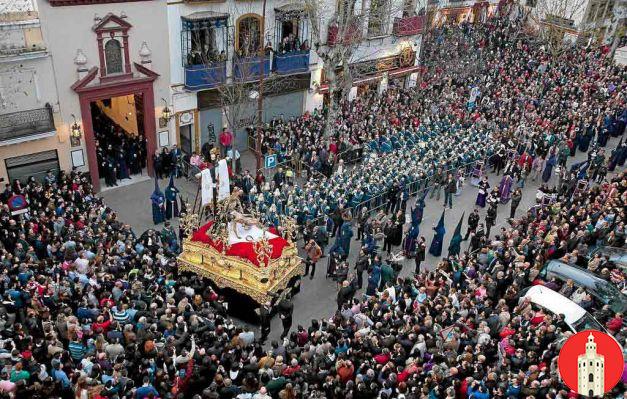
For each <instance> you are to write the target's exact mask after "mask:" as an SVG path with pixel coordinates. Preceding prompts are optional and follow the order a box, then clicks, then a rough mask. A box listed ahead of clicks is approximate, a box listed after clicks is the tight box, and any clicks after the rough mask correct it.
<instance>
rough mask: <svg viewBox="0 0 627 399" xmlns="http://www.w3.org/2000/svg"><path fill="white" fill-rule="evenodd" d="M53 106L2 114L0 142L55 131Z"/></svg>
mask: <svg viewBox="0 0 627 399" xmlns="http://www.w3.org/2000/svg"><path fill="white" fill-rule="evenodd" d="M54 131H55V127H54V118H53V116H52V106H50V104H46V106H45V107H44V108H37V109H31V110H28V111H19V112H11V113H8V114H2V115H0V142H3V141H9V140H17V139H28V138H29V137H31V136H37V135H40V134H43V133H50V132H54Z"/></svg>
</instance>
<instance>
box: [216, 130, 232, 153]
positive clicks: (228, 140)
mask: <svg viewBox="0 0 627 399" xmlns="http://www.w3.org/2000/svg"><path fill="white" fill-rule="evenodd" d="M219 140H220V144H221V145H222V156H226V152H227V151H228V150H230V149H231V147H232V146H233V133H231V132H230V131H229V130H228V129H227V128H222V132H221V133H220V137H219Z"/></svg>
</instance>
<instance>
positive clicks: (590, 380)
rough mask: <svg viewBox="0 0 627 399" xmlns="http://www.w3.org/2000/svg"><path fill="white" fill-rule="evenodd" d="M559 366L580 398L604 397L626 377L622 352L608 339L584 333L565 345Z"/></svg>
mask: <svg viewBox="0 0 627 399" xmlns="http://www.w3.org/2000/svg"><path fill="white" fill-rule="evenodd" d="M557 366H558V368H559V373H560V376H561V377H562V380H563V381H564V383H565V384H566V385H567V386H568V387H569V388H570V389H572V390H573V391H575V392H577V393H578V394H579V395H583V396H587V397H601V396H603V394H604V393H606V392H608V391H610V390H611V389H612V388H614V387H615V386H616V384H617V383H618V381H619V379H620V377H621V375H622V373H623V352H622V350H621V348H620V346H619V345H618V343H617V342H616V340H615V339H614V338H612V337H610V336H609V335H607V334H605V333H603V332H600V331H594V330H587V331H582V332H579V333H577V334H575V335H573V336H572V337H570V338H569V339H568V341H566V343H565V344H564V346H563V347H562V350H561V351H560V355H559V359H558V361H557Z"/></svg>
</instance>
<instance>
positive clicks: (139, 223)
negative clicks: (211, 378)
mask: <svg viewBox="0 0 627 399" xmlns="http://www.w3.org/2000/svg"><path fill="white" fill-rule="evenodd" d="M618 140H619V139H617V138H612V139H611V141H610V142H609V143H608V146H607V147H606V157H607V156H609V153H610V151H611V149H613V148H614V147H615V146H616V144H617V143H618ZM585 159H586V154H583V153H581V152H577V154H576V156H575V157H571V158H569V160H568V164H567V167H570V165H572V164H573V163H577V162H581V161H583V160H585ZM242 164H243V167H244V168H248V169H249V170H251V171H254V164H255V163H254V156H253V154H251V153H250V152H245V153H243V154H242ZM616 172H618V171H615V172H614V173H616ZM501 177H502V176H496V175H495V174H493V173H489V174H488V178H489V182H490V186H491V187H494V186H498V184H499V182H500V180H501ZM540 184H541V179H540V178H539V179H538V181H536V182H534V181H532V180H531V179H530V178H529V179H527V183H526V185H525V187H524V188H523V196H522V200H521V203H520V205H519V207H518V210H517V212H516V215H517V216H519V215H522V214H524V213H525V212H526V211H527V210H528V209H529V208H530V207H531V206H533V205H535V195H536V193H537V189H538V188H539V186H540ZM548 184H549V185H550V186H552V185H554V184H557V176H555V174H553V176H551V180H549V182H548ZM160 186H161V189H162V190H164V189H165V187H166V186H167V180H161V181H160ZM176 186H177V188H178V189H179V190H180V191H181V197H182V199H183V200H185V201H187V202H190V203H193V201H194V198H195V196H196V193H197V189H198V185H197V183H196V182H195V181H193V180H192V181H187V180H186V179H177V181H176ZM153 190H154V180H148V181H142V182H138V183H136V184H133V185H130V186H124V187H119V188H115V189H111V190H108V191H106V192H104V193H102V196H103V197H104V199H105V203H106V204H107V205H108V206H110V207H111V208H112V209H113V210H114V211H116V212H117V214H118V218H119V220H121V221H123V222H125V223H129V224H130V225H131V226H132V227H133V229H134V231H135V233H136V234H141V233H142V232H144V231H145V230H147V229H149V228H156V229H157V230H160V229H161V227H162V225H159V226H156V227H155V226H154V225H153V224H152V210H151V205H150V198H149V197H150V194H151V193H152V191H153ZM477 191H478V189H477V188H475V187H473V186H471V185H470V181H469V179H467V180H466V183H465V185H464V188H463V190H462V193H461V195H459V196H454V197H453V208H452V209H448V208H446V213H445V226H446V234H445V236H444V244H443V250H442V256H446V254H447V252H448V251H447V249H448V245H449V242H450V240H451V237H452V235H453V232H454V230H455V227H456V226H457V223H458V222H459V219H460V217H461V216H462V213H465V216H464V222H463V226H462V234H464V233H465V231H466V228H467V224H466V219H467V217H468V215H469V214H470V212H472V210H473V209H474V208H475V200H476V197H477ZM415 201H416V198H411V199H410V201H409V204H408V206H407V212H409V211H410V210H411V207H412V206H413V205H414V203H415ZM443 204H444V193H442V195H441V197H440V200H439V201H436V200H435V197H434V198H433V199H429V198H428V197H427V199H426V207H425V209H424V215H423V220H422V223H421V225H420V235H422V236H424V237H425V238H426V240H427V249H428V248H429V245H430V244H431V241H432V238H433V235H434V231H433V227H434V226H435V225H436V224H437V222H438V220H439V218H440V216H441V214H442V211H443V210H444V206H443ZM509 213H510V204H509V203H508V204H505V205H499V206H498V213H497V221H496V225H495V226H493V227H492V230H491V237H494V235H495V234H498V233H499V232H500V229H501V227H504V226H505V227H506V226H508V223H507V219H508V218H509ZM479 214H480V216H481V222H483V223H485V214H486V208H484V209H482V208H479ZM174 224H175V225H176V224H177V223H176V222H174ZM405 227H406V228H407V226H405ZM354 232H355V234H354V237H356V236H357V231H356V228H355V229H354ZM333 240H335V239H334V238H330V240H329V245H328V246H327V249H328V248H330V247H331V245H332V243H333ZM469 244H470V243H469V241H464V242H462V248H461V250H462V251H464V250H466V249H467V248H468V246H469ZM298 245H299V252H300V254H301V256H302V257H303V258H305V253H304V251H303V249H302V246H303V243H302V240H301V241H300V242H299V244H298ZM382 246H383V243H382V242H381V243H380V245H379V251H381V248H382ZM359 249H360V242H359V241H357V240H356V239H355V238H353V240H352V243H351V250H350V255H349V264H350V266H351V268H352V267H354V265H355V262H356V259H357V255H358V253H359ZM398 250H400V248H393V250H392V251H393V252H396V251H398ZM384 258H385V255H384ZM440 259H441V258H436V257H433V256H432V255H430V254H428V253H427V256H426V259H425V261H424V262H423V263H422V265H421V269H422V270H432V269H433V268H434V267H435V266H436V265H437V263H438V261H439V260H440ZM327 262H328V257H324V258H323V259H321V260H320V261H319V262H318V265H317V268H316V272H315V277H314V278H313V279H311V280H310V278H309V277H304V278H303V280H302V282H301V291H300V293H299V294H298V295H296V296H295V297H294V299H293V303H294V315H293V324H292V331H294V330H295V329H296V328H297V326H298V325H302V326H304V327H308V326H309V324H310V323H311V320H312V319H320V318H330V317H332V316H333V314H334V312H335V310H336V309H337V303H336V297H337V291H338V285H337V283H336V282H335V281H333V280H332V279H330V278H329V279H327V278H325V274H326V268H327ZM401 264H402V265H403V268H402V270H401V272H400V276H402V277H405V276H409V275H411V274H412V273H413V271H414V261H413V259H406V260H404V261H402V262H401ZM365 280H366V276H364V281H365ZM365 286H366V284H364V289H365ZM362 293H363V290H362V291H360V292H358V293H357V295H356V297H357V298H361V297H362ZM231 306H237V304H231ZM257 331H258V330H257ZM281 332H282V326H281V320H280V319H279V318H278V317H274V319H273V320H272V331H271V333H270V336H269V342H271V341H272V340H278V339H279V336H280V334H281Z"/></svg>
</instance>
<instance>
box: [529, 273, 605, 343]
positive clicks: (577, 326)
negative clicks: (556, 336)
mask: <svg viewBox="0 0 627 399" xmlns="http://www.w3.org/2000/svg"><path fill="white" fill-rule="evenodd" d="M525 299H529V300H530V301H531V303H533V304H535V305H537V306H540V307H542V308H544V309H546V310H548V311H549V312H551V313H553V314H556V315H558V314H561V315H564V322H565V323H566V325H568V327H569V328H570V329H571V330H572V331H573V332H575V333H577V332H580V331H585V330H597V331H603V332H604V333H607V330H606V329H605V327H603V325H601V323H599V322H598V321H597V320H596V319H595V318H594V317H592V315H591V314H590V313H588V312H586V310H585V309H584V308H582V307H581V306H579V305H577V304H576V303H575V302H573V301H571V300H570V299H568V298H566V297H565V296H563V295H562V294H560V293H557V292H555V291H553V290H552V289H550V288H548V287H544V286H542V285H534V286H532V287H529V288H527V289H525V290H523V291H522V292H521V297H520V300H519V302H520V303H522V302H523V301H524V300H525Z"/></svg>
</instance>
